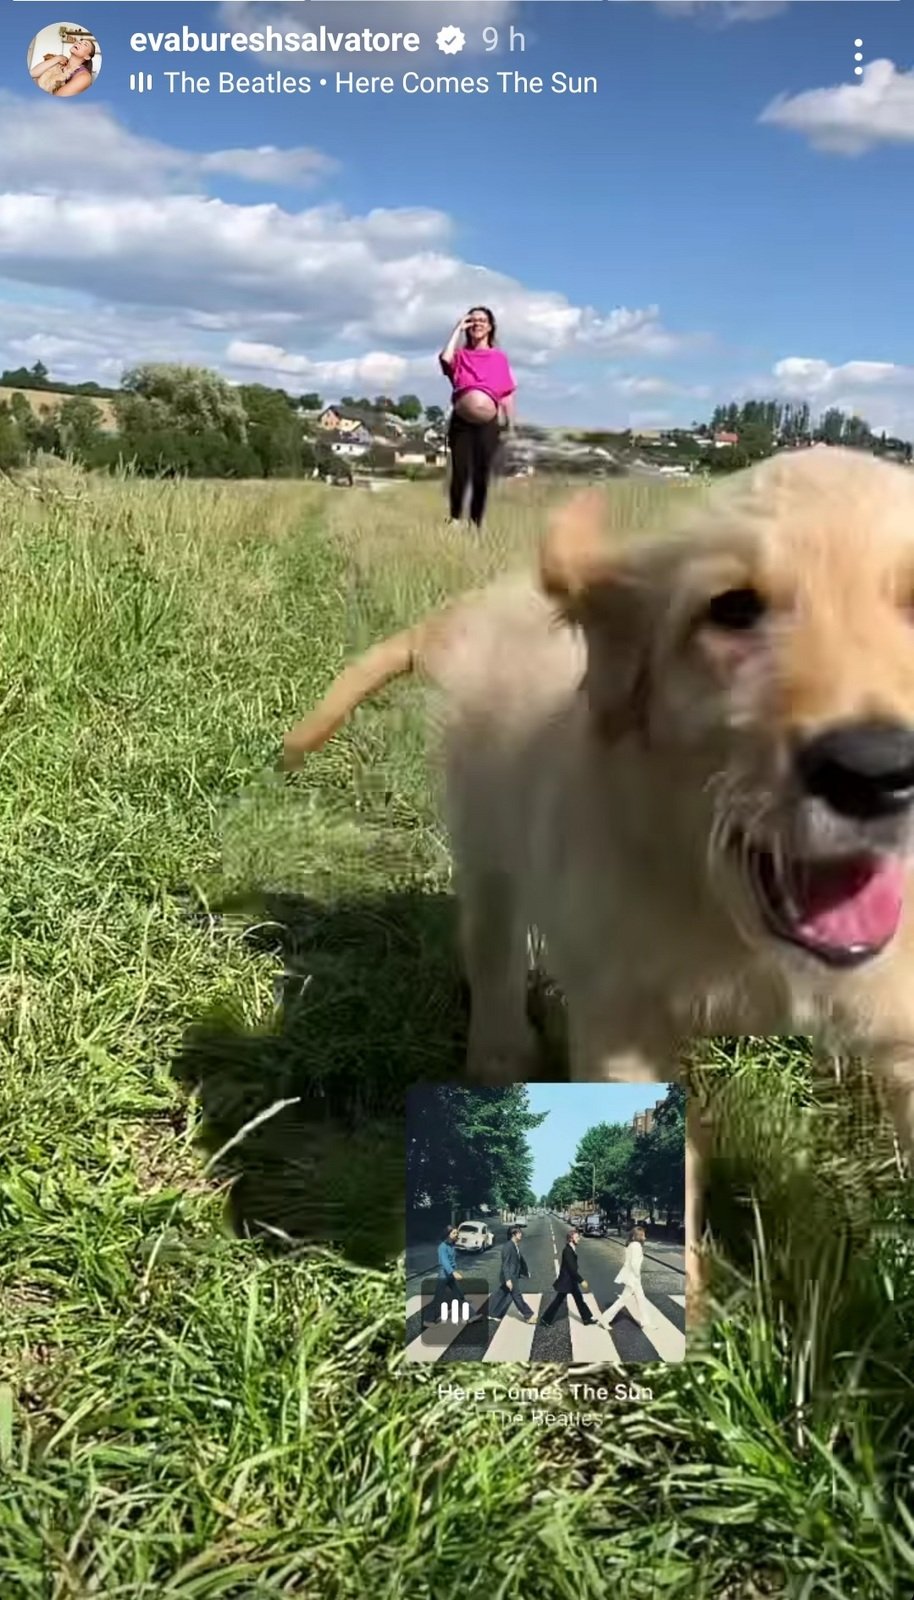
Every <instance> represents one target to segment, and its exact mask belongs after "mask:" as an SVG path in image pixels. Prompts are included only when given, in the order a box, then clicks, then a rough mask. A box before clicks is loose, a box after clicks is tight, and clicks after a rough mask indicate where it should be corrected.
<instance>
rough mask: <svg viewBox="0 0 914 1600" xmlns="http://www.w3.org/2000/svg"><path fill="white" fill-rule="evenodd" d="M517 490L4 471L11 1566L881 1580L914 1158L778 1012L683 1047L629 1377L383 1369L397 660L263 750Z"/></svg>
mask: <svg viewBox="0 0 914 1600" xmlns="http://www.w3.org/2000/svg"><path fill="white" fill-rule="evenodd" d="M610 504H611V509H612V514H613V515H615V516H616V517H617V519H618V520H619V522H620V524H625V525H629V524H631V525H634V526H637V525H638V524H639V523H643V522H646V521H647V520H649V519H650V517H651V516H652V515H653V514H654V512H655V511H657V510H659V509H660V508H659V507H658V506H657V505H655V504H654V503H653V501H652V498H651V496H650V494H648V493H646V492H645V491H644V490H639V489H638V488H637V487H634V488H632V487H629V486H627V485H621V486H619V487H618V488H616V489H614V490H613V492H612V496H611V501H610ZM544 510H545V507H544V504H543V502H542V498H541V495H540V492H539V491H538V490H537V489H534V488H533V487H532V486H531V485H529V484H520V485H518V486H516V488H513V489H507V488H506V489H504V490H503V491H502V494H501V495H500V497H499V501H498V504H497V506H496V510H495V514H494V516H493V520H492V527H491V529H490V530H489V533H488V535H487V538H486V540H485V542H484V543H482V544H474V543H472V542H471V541H470V540H469V539H468V538H467V537H466V536H465V535H464V534H458V535H457V536H456V537H455V536H454V535H453V534H452V533H450V532H447V531H446V530H444V529H443V528H442V527H441V526H440V517H441V507H440V503H439V500H438V498H437V496H436V494H435V492H434V490H425V489H419V488H405V489H403V490H402V491H396V492H392V493H391V494H390V496H389V497H388V496H377V497H369V496H367V495H365V496H362V495H360V494H358V493H356V492H352V493H343V492H337V493H334V492H332V491H326V490H324V489H320V488H311V487H310V486H302V485H277V486H275V487H269V486H268V487H263V486H246V485H243V486H238V487H235V488H233V489H232V488H227V487H225V488H222V487H213V486H199V485H173V484H165V485H142V484H130V483H114V482H111V483H108V482H103V483H100V484H95V483H93V484H91V485H87V484H85V483H84V482H81V481H80V480H79V479H75V478H74V479H72V480H70V479H69V478H68V477H67V476H66V475H59V476H58V475H55V477H54V478H53V480H48V481H47V482H46V483H41V482H38V483H37V484H33V485H32V486H31V488H29V487H21V488H16V487H14V486H10V485H9V484H7V483H5V482H2V483H0V565H2V597H3V598H2V625H0V705H2V712H3V722H2V729H0V760H2V784H0V803H2V806H3V821H2V828H0V860H2V894H0V1025H2V1035H0V1050H2V1060H0V1596H2V1597H3V1600H6V1597H7V1596H8V1595H9V1596H10V1597H13V1596H16V1597H18V1596H23V1597H27V1600H32V1597H36V1600H37V1597H42V1600H44V1597H49V1600H51V1597H53V1600H58V1597H61V1600H62V1597H70V1596H74V1597H75V1596H80V1597H81V1596H90V1595H92V1596H104V1597H115V1596H117V1597H121V1596H123V1597H130V1600H147V1597H149V1600H151V1597H159V1596H186V1597H210V1596H213V1597H215V1596H218V1597H227V1596H232V1597H238V1600H241V1597H256V1596H269V1595H283V1594H300V1595H309V1596H310V1595H314V1596H330V1597H335V1596H347V1597H348V1596H353V1597H362V1596H364V1595H366V1594H372V1595H378V1596H389V1597H391V1600H394V1597H396V1600H399V1597H401V1596H403V1597H409V1600H413V1597H416V1600H424V1597H426V1596H428V1597H431V1596H432V1595H442V1594H444V1595H458V1594H459V1595H461V1596H477V1595H479V1596H482V1595H486V1596H489V1595H492V1596H498V1597H499V1600H511V1597H514V1596H518V1597H520V1596H525V1597H526V1596H528V1595H530V1594H531V1593H538V1594H542V1595H544V1596H548V1597H550V1600H551V1597H552V1596H555V1597H559V1600H561V1597H565V1596H567V1597H569V1600H571V1597H581V1596H584V1597H591V1596H593V1597H594V1600H596V1597H598V1596H602V1595H604V1594H606V1593H609V1592H618V1593H619V1595H620V1596H622V1597H632V1600H641V1597H644V1600H648V1597H653V1596H659V1595H664V1596H666V1595H676V1596H683V1597H685V1596H689V1597H692V1596H704V1595H707V1596H734V1597H735V1596H746V1597H750V1596H757V1595H762V1594H788V1593H789V1594H797V1595H801V1594H802V1595H810V1596H818V1595H823V1596H824V1595H834V1596H840V1597H841V1600H845V1597H847V1596H870V1595H872V1596H882V1595H885V1596H893V1597H894V1596H897V1595H901V1594H907V1593H908V1592H910V1591H911V1589H912V1587H914V1522H912V1521H911V1520H910V1513H909V1511H908V1510H907V1509H906V1507H907V1501H906V1499H905V1496H906V1494H907V1482H908V1472H909V1468H910V1460H911V1448H912V1431H911V1429H912V1416H914V1405H912V1383H911V1377H910V1368H909V1359H908V1351H909V1348H910V1342H911V1337H912V1334H914V1315H912V1303H914V1271H912V1266H911V1261H910V1257H909V1256H908V1255H907V1254H906V1252H905V1248H904V1243H903V1240H904V1237H905V1230H907V1236H908V1237H909V1236H910V1220H911V1191H910V1185H909V1184H908V1185H905V1184H904V1183H903V1182H902V1179H901V1176H900V1174H899V1172H898V1170H897V1167H896V1165H895V1163H894V1160H893V1154H892V1146H891V1141H890V1139H889V1137H888V1134H887V1132H886V1129H885V1127H884V1125H883V1124H881V1123H880V1121H879V1119H878V1117H877V1115H876V1112H875V1109H874V1107H873V1106H872V1104H871V1102H870V1100H869V1099H868V1098H867V1097H866V1096H865V1095H864V1096H863V1097H862V1098H861V1097H860V1096H858V1097H857V1098H856V1099H852V1098H851V1097H850V1096H849V1095H848V1094H847V1092H846V1089H845V1087H844V1085H843V1084H842V1083H835V1084H834V1085H832V1087H831V1088H829V1087H828V1086H826V1087H825V1088H824V1089H820V1090H818V1091H817V1092H816V1095H815V1096H813V1094H812V1092H811V1087H810V1075H809V1071H808V1068H807V1065H806V1061H805V1055H804V1052H803V1051H802V1049H801V1048H800V1047H790V1046H789V1045H772V1044H770V1043H766V1042H764V1041H755V1042H752V1043H750V1044H749V1045H748V1046H746V1045H744V1046H741V1047H740V1048H739V1049H736V1050H731V1051H729V1052H724V1051H720V1052H716V1051H715V1052H707V1053H706V1054H705V1055H704V1056H703V1058H702V1061H703V1064H704V1066H705V1068H706V1071H705V1074H704V1077H703V1079H702V1081H704V1079H707V1080H708V1081H709V1082H710V1081H712V1080H713V1081H714V1082H716V1081H717V1079H718V1078H720V1079H723V1080H725V1084H726V1091H727V1092H728V1093H729V1094H730V1095H731V1096H732V1098H733V1105H734V1122H735V1124H736V1125H737V1126H742V1125H743V1123H745V1127H746V1133H745V1138H744V1140H743V1146H742V1149H741V1153H740V1154H739V1155H738V1156H737V1157H736V1158H735V1159H734V1161H733V1162H731V1163H730V1166H729V1168H728V1169H726V1170H724V1169H722V1170H721V1174H720V1177H721V1182H720V1185H719V1191H718V1192H719V1194H720V1197H721V1198H720V1199H719V1200H718V1201H716V1202H715V1206H716V1211H715V1219H714V1220H715V1224H716V1226H717V1229H718V1232H719V1234H720V1235H721V1237H722V1238H724V1239H725V1240H726V1241H727V1242H728V1247H729V1256H730V1262H731V1265H730V1267H729V1269H724V1277H723V1280H722V1289H721V1293H722V1294H726V1296H727V1297H728V1310H727V1311H726V1313H723V1312H722V1313H721V1316H720V1318H719V1320H718V1323H717V1324H716V1327H715V1331H714V1333H713V1336H712V1338H711V1339H710V1340H709V1342H708V1345H707V1348H706V1349H705V1350H704V1351H703V1352H702V1353H701V1354H700V1355H699V1357H698V1358H697V1359H696V1360H695V1361H694V1362H691V1363H689V1366H688V1368H687V1369H684V1370H682V1371H665V1370H663V1369H660V1368H654V1369H639V1370H638V1371H635V1372H633V1373H631V1374H629V1376H634V1377H636V1378H638V1379H639V1380H641V1381H643V1382H647V1383H649V1384H650V1385H651V1387H652V1389H653V1394H654V1398H653V1400H652V1401H651V1402H650V1403H647V1404H644V1405H639V1404H635V1403H628V1402H625V1403H618V1402H614V1403H613V1406H612V1408H611V1413H610V1415H609V1417H608V1419H607V1423H606V1425H605V1426H604V1427H602V1428H598V1429H593V1428H589V1429H581V1430H576V1429H568V1428H565V1427H562V1426H559V1425H545V1426H543V1425H537V1424H536V1423H534V1422H532V1421H530V1420H528V1421H525V1422H522V1423H520V1424H512V1423H507V1422H505V1421H503V1420H502V1419H500V1418H499V1417H497V1416H496V1415H494V1414H493V1413H492V1412H491V1411H489V1410H486V1409H485V1408H480V1407H471V1406H466V1405H464V1406H462V1407H461V1406H457V1405H454V1404H453V1403H449V1402H448V1401H447V1400H444V1399H442V1398H440V1397H439V1396H438V1393H437V1377H438V1375H437V1374H432V1375H429V1374H424V1373H418V1374H417V1373H415V1372H410V1371H407V1370H405V1369H404V1367H403V1364H402V1360H401V1351H400V1340H401V1334H402V1304H403V1281H402V1274H401V1272H400V1271H399V1270H398V1269H397V1267H396V1265H395V1258H396V1255H397V1253H398V1251H399V1248H400V1243H401V1228H402V1222H401V1186H402V1160H403V1151H402V1125H401V1120H400V1108H401V1103H402V1094H403V1089H404V1087H405V1085H406V1084H408V1083H409V1082H412V1081H416V1080H417V1079H419V1078H429V1077H436V1076H444V1075H450V1074H452V1073H455V1072H456V1071H458V1070H459V1066H460V1060H461V1050H462V1042H463V1030H464V1016H463V1002H462V994H461V986H460V976H459V971H458V967H457V961H456V955H455V950H454V943H453V908H452V904H451V901H450V897H449V893H448V882H449V866H448V856H447V847H446V841H445V840H444V838H443V836H442V834H441V831H440V826H439V824H438V820H437V814H436V808H435V803H434V796H433V795H432V793H431V791H430V785H429V779H428V773H427V768H426V764H425V756H424V739H423V732H422V726H421V719H420V716H419V705H418V696H417V692H416V690H415V689H414V688H412V687H410V686H409V685H402V686H399V687H398V688H397V689H396V690H394V691H392V692H391V693H390V694H388V695H386V696H385V697H384V698H383V700H382V701H381V702H379V703H378V705H376V706H372V707H366V708H365V709H364V711H363V712H361V713H360V715H359V717H358V718H357V719H356V721H355V722H354V724H353V725H352V727H351V728H350V729H348V730H347V731H346V732H345V733H344V734H343V735H341V737H340V738H339V739H338V740H336V741H335V742H334V743H333V745H332V746H331V747H330V748H329V749H328V751H327V752H326V753H325V754H323V755H322V756H320V757H318V758H316V759H315V761H314V762H313V763H311V764H310V765H309V768H308V770H307V772H306V773H305V774H303V775H302V776H301V777H296V778H295V779H292V780H287V779H284V778H283V777H281V776H280V775H279V774H278V773H277V772H276V771H275V770H273V769H274V765H275V760H276V755H277V752H278V748H279V741H280V738H281V735H282V732H283V730H284V729H285V727H286V726H287V725H288V724H289V723H290V722H291V721H292V720H294V718H295V717H296V716H298V715H299V714H300V713H301V712H302V711H303V710H304V709H305V708H306V707H307V706H308V705H309V704H310V703H311V702H312V701H313V700H314V699H315V698H316V697H317V696H318V695H319V694H320V693H321V692H322V691H323V689H324V688H325V687H326V686H327V684H328V683H329V681H330V679H331V677H332V676H333V673H334V671H335V670H336V668H337V667H338V665H339V664H340V662H341V661H342V660H343V658H344V656H345V655H346V654H347V653H349V652H351V651H352V650H354V649H357V648H359V647H360V646H361V645H363V644H366V643H368V642H369V641H370V640H372V639H374V638H376V637H377V636H378V635H379V634H381V633H383V632H384V631H385V630H387V629H389V628H393V627H396V626H398V625H400V624H402V622H404V621H406V620H411V619H412V618H414V617H415V616H417V615H419V614H421V613H422V612H423V611H424V610H425V609H426V608H427V607H428V606H429V605H431V604H435V603H436V602H437V601H438V600H440V599H442V598H444V596H445V595H446V594H449V593H452V592H454V591H456V590H459V589H460V588H462V587H464V586H466V585H468V584H470V583H474V582H477V581H479V580H480V579H482V578H484V577H486V576H487V575H488V574H489V573H490V572H493V571H496V570H500V569H501V568H503V567H504V566H505V565H506V564H507V563H509V562H510V561H512V560H514V559H519V558H522V557H523V556H524V555H525V553H526V551H527V550H529V548H530V546H531V544H532V541H533V540H534V539H535V537H536V535H537V533H538V532H539V531H540V528H541V526H542V520H543V515H544ZM760 1106H764V1108H765V1111H766V1117H765V1118H760V1117H759V1115H758V1111H759V1107H760ZM854 1107H856V1108H857V1109H853V1108H854ZM861 1108H862V1109H861ZM750 1110H754V1111H755V1115H754V1116H753V1117H749V1116H748V1115H747V1116H743V1113H746V1112H749V1111H750ZM759 1127H761V1128H762V1131H761V1132H759V1131H754V1132H750V1131H749V1130H750V1129H754V1130H758V1129H759ZM849 1152H852V1154H849ZM760 1173H761V1174H762V1176H761V1177H760V1176H759V1174H760ZM303 1238H304V1239H306V1240H309V1241H311V1244H310V1246H309V1248H306V1249H302V1248H296V1247H295V1244H294V1241H296V1240H301V1239H303ZM439 1370H440V1369H439ZM448 1376H449V1377H452V1378H456V1379H457V1381H460V1378H461V1377H463V1378H464V1379H467V1380H469V1379H472V1382H473V1385H474V1387H476V1386H481V1387H484V1388H486V1389H487V1391H489V1392H492V1391H493V1389H494V1388H495V1387H496V1386H499V1387H500V1386H502V1385H503V1384H504V1382H505V1380H506V1375H505V1373H504V1372H497V1371H496V1372H492V1371H487V1372H484V1373H483V1374H482V1375H481V1376H480V1375H479V1372H478V1369H474V1370H473V1371H472V1372H471V1371H469V1369H466V1368H453V1367H452V1368H450V1369H449V1372H448ZM509 1376H510V1378H511V1379H513V1380H515V1381H517V1380H518V1379H519V1378H520V1377H521V1376H522V1375H521V1374H520V1373H518V1372H517V1371H516V1370H514V1371H512V1372H510V1374H509ZM541 1376H542V1379H543V1381H548V1380H550V1379H551V1380H552V1381H555V1380H556V1378H557V1377H561V1375H560V1374H556V1373H554V1372H552V1371H551V1370H550V1369H544V1370H543V1371H542V1374H541ZM607 1376H608V1381H610V1382H612V1381H613V1380H614V1379H615V1377H616V1376H617V1375H614V1374H610V1375H607ZM529 1380H530V1374H529V1373H527V1374H526V1375H524V1381H529ZM553 1409H555V1410H568V1409H574V1406H573V1402H572V1400H571V1397H570V1396H568V1397H567V1399H566V1401H565V1402H563V1404H562V1405H561V1406H554V1407H553ZM584 1409H590V1408H589V1407H585V1408H584Z"/></svg>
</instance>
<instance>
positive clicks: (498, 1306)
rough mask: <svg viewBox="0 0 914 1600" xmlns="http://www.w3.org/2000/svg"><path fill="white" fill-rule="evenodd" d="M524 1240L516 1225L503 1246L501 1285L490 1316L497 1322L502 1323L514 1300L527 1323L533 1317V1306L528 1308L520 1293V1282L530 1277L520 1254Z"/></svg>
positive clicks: (491, 1305) (492, 1302)
mask: <svg viewBox="0 0 914 1600" xmlns="http://www.w3.org/2000/svg"><path fill="white" fill-rule="evenodd" d="M522 1238H523V1233H522V1230H521V1229H520V1228H519V1227H518V1226H517V1225H516V1224H515V1225H514V1227H513V1228H511V1230H510V1231H509V1233H508V1239H507V1243H506V1244H504V1245H502V1251H501V1283H500V1286H499V1289H498V1292H497V1294H494V1295H493V1296H492V1299H491V1301H490V1304H489V1316H490V1318H492V1320H493V1321H495V1322H500V1321H501V1319H502V1317H503V1316H504V1315H505V1313H506V1312H507V1310H508V1307H509V1305H510V1304H511V1302H512V1300H513V1302H514V1304H515V1305H516V1306H517V1309H518V1311H519V1312H520V1314H521V1316H522V1317H523V1319H524V1321H525V1322H529V1321H530V1318H531V1317H532V1316H533V1308H532V1306H528V1304H527V1302H526V1300H525V1299H524V1297H523V1295H522V1294H521V1292H520V1284H519V1280H520V1279H521V1278H529V1276H530V1273H529V1271H528V1268H527V1263H526V1261H525V1260H524V1258H523V1256H522V1255H521V1253H520V1242H521V1239H522Z"/></svg>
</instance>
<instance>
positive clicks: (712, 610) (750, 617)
mask: <svg viewBox="0 0 914 1600" xmlns="http://www.w3.org/2000/svg"><path fill="white" fill-rule="evenodd" d="M764 615H765V602H764V600H763V599H762V597H761V595H760V594H759V592H758V590H757V589H726V590H725V591H724V593H723V594H716V595H715V596H714V598H713V600H709V601H708V605H707V609H706V611H705V621H706V622H709V623H710V624H711V626H712V627H714V628H725V629H726V630H727V632H728V633H745V632H747V630H748V629H749V628H754V627H755V626H756V624H757V623H758V622H760V621H761V619H762V617H763V616H764Z"/></svg>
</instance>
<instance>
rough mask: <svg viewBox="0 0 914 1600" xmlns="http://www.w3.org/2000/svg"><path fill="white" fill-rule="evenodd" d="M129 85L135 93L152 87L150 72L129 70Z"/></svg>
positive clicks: (142, 92)
mask: <svg viewBox="0 0 914 1600" xmlns="http://www.w3.org/2000/svg"><path fill="white" fill-rule="evenodd" d="M130 87H131V89H132V90H133V91H134V93H135V94H144V93H145V92H146V90H147V89H151V88H152V73H151V72H131V74H130Z"/></svg>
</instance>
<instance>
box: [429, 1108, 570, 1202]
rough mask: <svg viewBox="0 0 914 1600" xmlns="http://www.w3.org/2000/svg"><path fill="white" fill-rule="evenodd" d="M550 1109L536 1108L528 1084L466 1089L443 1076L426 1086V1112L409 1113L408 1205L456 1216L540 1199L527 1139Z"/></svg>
mask: <svg viewBox="0 0 914 1600" xmlns="http://www.w3.org/2000/svg"><path fill="white" fill-rule="evenodd" d="M546 1115H547V1113H546V1112H545V1111H542V1112H537V1111H533V1110H531V1108H530V1100H529V1095H528V1092H527V1087H526V1084H522V1083H521V1084H510V1085H507V1086H505V1087H501V1088H492V1089H477V1088H473V1089H465V1088H463V1087H461V1086H460V1085H459V1084H439V1085H435V1086H434V1087H430V1088H428V1089H426V1090H423V1091H422V1097H421V1116H418V1115H411V1116H410V1126H409V1134H408V1140H407V1155H406V1190H407V1205H408V1206H409V1208H410V1210H420V1211H427V1212H428V1213H429V1214H430V1215H431V1216H433V1217H435V1218H438V1217H439V1216H440V1217H444V1218H445V1219H450V1217H451V1216H454V1215H457V1214H458V1213H460V1214H461V1215H462V1216H466V1215H472V1214H473V1213H475V1212H476V1211H478V1210H480V1209H481V1208H482V1207H484V1206H485V1207H488V1208H489V1210H491V1211H501V1210H508V1211H520V1210H523V1209H524V1208H525V1207H529V1206H532V1205H534V1204H535V1203H536V1197H535V1195H534V1193H533V1189H532V1187H531V1183H530V1179H531V1176H532V1172H533V1156H532V1154H531V1151H530V1146H529V1143H528V1140H527V1134H528V1132H529V1131H530V1129H531V1128H537V1127H539V1125H540V1123H541V1122H542V1121H543V1119H544V1117H545V1116H546Z"/></svg>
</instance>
